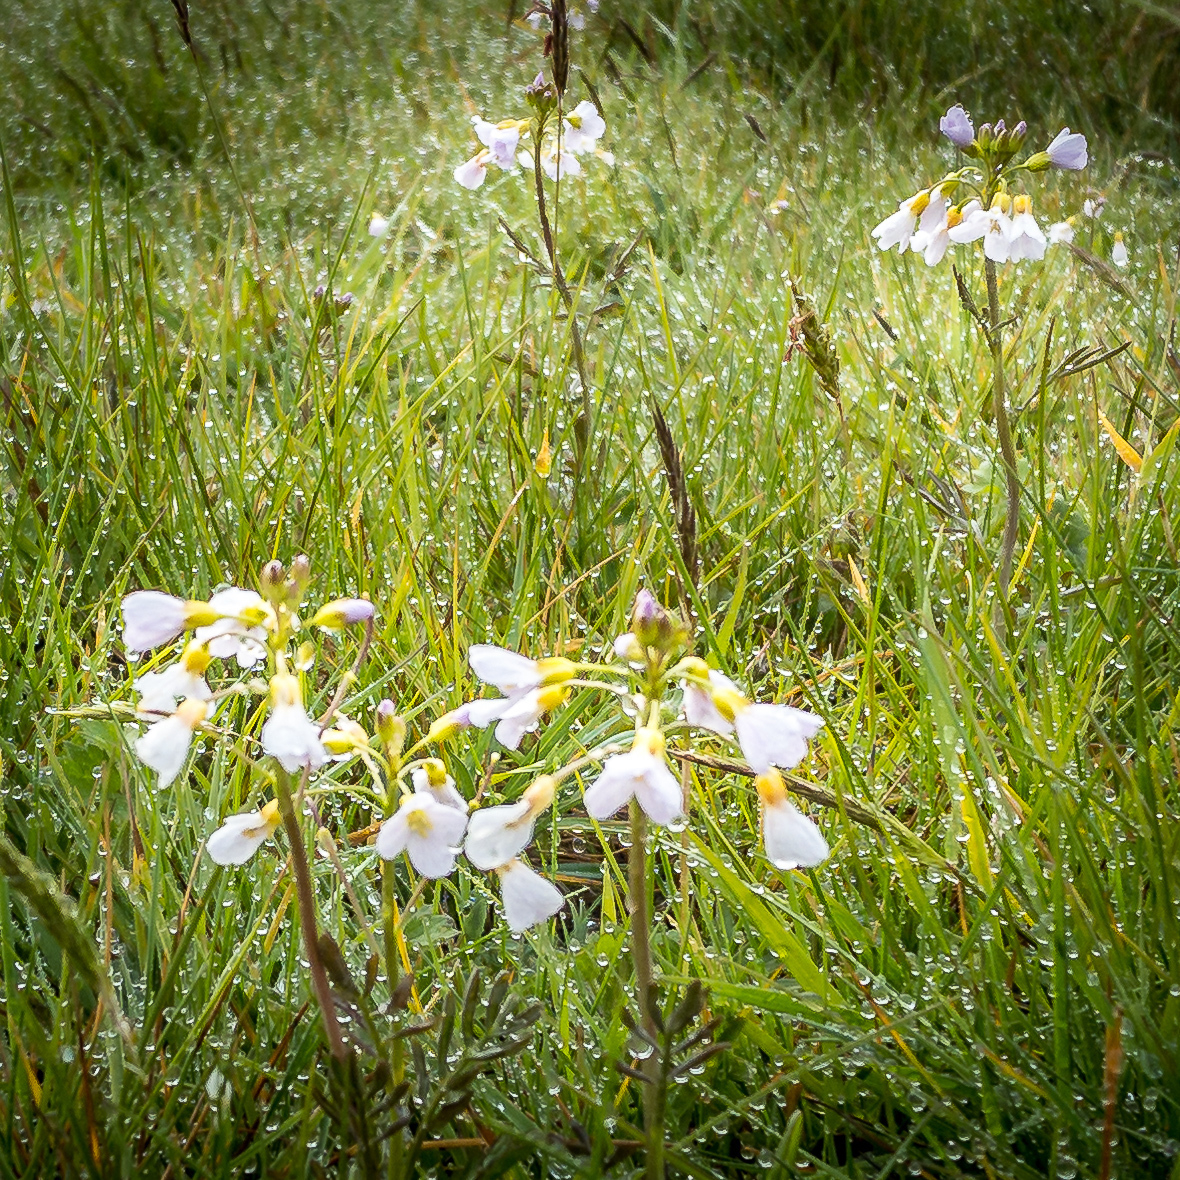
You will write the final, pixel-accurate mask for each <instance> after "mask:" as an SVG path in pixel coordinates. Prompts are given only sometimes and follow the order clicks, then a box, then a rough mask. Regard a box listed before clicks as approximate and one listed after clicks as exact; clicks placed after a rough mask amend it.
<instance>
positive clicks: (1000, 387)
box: [983, 258, 1020, 603]
mask: <svg viewBox="0 0 1180 1180" xmlns="http://www.w3.org/2000/svg"><path fill="white" fill-rule="evenodd" d="M983 269H984V274H985V275H986V277H987V311H988V323H989V331H988V345H989V346H990V348H991V353H992V407H993V414H994V417H995V420H996V437H997V439H998V440H999V443H1000V455H1001V456H1002V458H1003V460H1004V477H1005V483H1006V487H1007V499H1006V512H1005V516H1004V536H1003V540H1002V541H1001V543H1000V597H1001V600H1002V601H1003V602H1004V603H1006V602H1007V601H1008V583H1009V581H1010V580H1011V577H1012V558H1013V555H1014V554H1015V552H1016V541H1017V538H1018V536H1019V534H1020V478H1019V476H1018V475H1017V473H1016V448H1015V446H1014V445H1013V443H1012V429H1011V427H1010V425H1009V423H1008V399H1007V396H1006V391H1005V388H1004V338H1003V335H1002V330H1001V327H1000V293H999V288H998V286H997V284H996V264H995V263H994V262H993V261H992V260H991V259H990V258H988V259H987V260H986V261H985V262H984V267H983Z"/></svg>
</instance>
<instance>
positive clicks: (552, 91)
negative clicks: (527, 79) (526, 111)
mask: <svg viewBox="0 0 1180 1180" xmlns="http://www.w3.org/2000/svg"><path fill="white" fill-rule="evenodd" d="M524 96H525V98H526V99H527V101H528V104H529V106H531V107H532V108H533V110H535V111H536V112H537V114H538V115H539V116H540V117H541V119H542V120H544V119H545V118H547V117H548V115H549V114H550V112H552V110H553V109H554V108H555V107H556V106H557V90H556V88H555V87H554V86H553V85H552V84H551V83H549V82H546V81H545V75H544V74H542V73H538V74H537V76H536V77H535V78H534V79H533V81H532V84H531V85H529V86H526V87H525V88H524Z"/></svg>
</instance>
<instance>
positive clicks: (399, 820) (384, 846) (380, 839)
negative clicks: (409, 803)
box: [377, 809, 410, 860]
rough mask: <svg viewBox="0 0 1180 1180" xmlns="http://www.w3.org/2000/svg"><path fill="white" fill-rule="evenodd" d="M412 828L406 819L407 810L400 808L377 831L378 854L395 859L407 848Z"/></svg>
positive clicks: (387, 858)
mask: <svg viewBox="0 0 1180 1180" xmlns="http://www.w3.org/2000/svg"><path fill="white" fill-rule="evenodd" d="M409 834H410V829H409V824H408V823H407V820H406V814H405V810H404V809H402V810H399V811H397V812H395V813H394V814H393V815H391V816H390V817H389V818H388V819H387V820H386V821H385V822H384V823H383V824H382V825H381V830H380V831H379V832H378V833H377V855H378V856H381V857H384V858H385V860H393V858H394V857H395V856H400V855H401V854H402V853H403V852H405V850H406V841H407V839H408V838H409Z"/></svg>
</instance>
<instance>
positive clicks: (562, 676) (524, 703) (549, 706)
mask: <svg viewBox="0 0 1180 1180" xmlns="http://www.w3.org/2000/svg"><path fill="white" fill-rule="evenodd" d="M468 658H469V660H470V661H471V670H472V671H473V672H474V673H475V674H476V676H478V677H479V678H480V679H481V680H486V681H487V682H488V683H489V684H494V685H495V686H496V687H497V688H498V689H499V690H500V691H501V692H502V693H504V694H505V695H504V696H503V697H501V698H499V699H492V700H481V701H469V702H468V703H467V704H466V705H463V706H461V711H462V715H463V720H464V722H465V723H466V724H467V725H473V726H475V727H476V728H478V729H482V728H483V727H484V726H487V725H491V723H492V722H493V721H497V722H499V724H498V725H497V726H496V737H497V739H498V740H499V741H501V742H503V744H504V745H505V746H507V747H508V748H509V749H510V750H515V749H516V748H517V747H518V746H519V745H520V742H521V738H523V737H524V735H525V734H526V733H530V732H532V730H534V729H536V728H537V724H538V723H539V722H540V720H541V717H542V715H543V714H545V713H548V712H550V711H552V710H553V709H556V708H557V707H558V706H559V705H561V704H562V703H563V702H564V701H565V699H566V697H567V696H568V695H569V690H568V688H567V687H565V685H566V682H567V681H569V680H572V679H573V677H574V675H575V674H576V673H577V666H576V665H575V664H574V663H573V662H572V661H570V660H567V659H565V658H564V657H563V656H550V657H549V658H547V659H543V660H530V659H529V658H528V656H522V655H520V654H519V653H518V652H514V651H509V650H508V649H507V648H503V647H496V646H495V645H493V644H490V643H477V644H475V645H474V646H473V647H472V648H471V650H470V651H469V652H468ZM459 711H460V710H456V713H458V712H459Z"/></svg>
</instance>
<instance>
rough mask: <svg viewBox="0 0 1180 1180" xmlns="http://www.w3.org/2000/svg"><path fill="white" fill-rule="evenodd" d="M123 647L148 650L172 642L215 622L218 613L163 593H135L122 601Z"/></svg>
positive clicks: (199, 603)
mask: <svg viewBox="0 0 1180 1180" xmlns="http://www.w3.org/2000/svg"><path fill="white" fill-rule="evenodd" d="M122 606H123V646H124V647H126V649H127V650H128V651H150V650H151V649H152V648H153V647H159V646H161V644H165V643H171V642H172V640H174V639H175V638H176V637H177V636H178V635H179V634H180V633H181V632H182V631H187V630H188V629H189V628H190V627H199V626H200V625H201V624H202V623H212V622H215V621H216V620H217V619H218V618H219V617H220V614H219V612H218V611H217V610H216V609H214V608H213V606H212V605H211V604H210V603H208V602H198V601H197V600H196V599H192V598H189V599H184V598H177V597H176V596H175V595H174V594H165V593H164V592H163V591H162V590H135V591H133V592H132V593H131V594H128V595H127V596H126V597H125V598H124V599H123V603H122Z"/></svg>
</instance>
